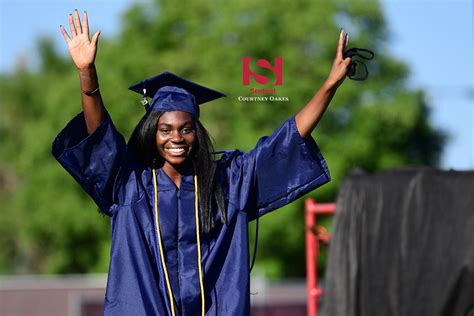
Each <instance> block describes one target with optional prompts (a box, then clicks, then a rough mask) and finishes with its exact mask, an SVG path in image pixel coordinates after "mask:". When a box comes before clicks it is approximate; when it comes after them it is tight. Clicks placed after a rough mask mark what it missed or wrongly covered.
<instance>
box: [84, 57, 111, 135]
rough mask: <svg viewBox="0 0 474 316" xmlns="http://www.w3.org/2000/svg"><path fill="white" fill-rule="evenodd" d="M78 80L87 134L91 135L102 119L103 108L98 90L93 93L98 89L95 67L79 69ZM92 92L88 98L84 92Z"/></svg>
mask: <svg viewBox="0 0 474 316" xmlns="http://www.w3.org/2000/svg"><path fill="white" fill-rule="evenodd" d="M79 78H80V83H81V91H82V93H81V98H82V110H83V111H84V118H85V121H86V126H87V133H88V134H89V135H90V134H92V133H93V132H94V131H95V130H96V129H97V127H99V125H100V123H102V120H103V118H104V112H105V107H104V103H103V102H102V97H101V95H100V90H97V91H95V90H96V89H97V88H98V87H99V80H98V77H97V70H96V68H95V66H91V67H89V68H85V69H79ZM87 91H89V92H92V91H95V92H94V93H92V94H91V95H90V96H89V95H86V94H85V92H87Z"/></svg>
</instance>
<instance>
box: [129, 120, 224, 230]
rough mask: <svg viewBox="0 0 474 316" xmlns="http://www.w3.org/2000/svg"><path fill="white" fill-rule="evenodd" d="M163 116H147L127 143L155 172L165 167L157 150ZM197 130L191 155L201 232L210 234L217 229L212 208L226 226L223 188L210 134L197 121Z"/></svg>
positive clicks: (137, 156)
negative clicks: (199, 209)
mask: <svg viewBox="0 0 474 316" xmlns="http://www.w3.org/2000/svg"><path fill="white" fill-rule="evenodd" d="M163 113H164V112H155V111H150V112H148V113H146V114H145V115H144V116H143V117H142V119H141V120H140V122H139V123H138V125H137V126H136V127H135V129H134V131H133V132H132V135H131V136H130V139H129V141H128V149H129V151H130V152H131V153H132V154H133V155H134V156H135V157H136V158H137V159H138V161H139V162H140V163H141V164H143V165H144V166H146V167H151V168H156V167H157V166H159V165H161V164H162V163H163V158H162V157H161V156H160V154H159V153H158V149H157V147H156V133H157V130H158V120H159V119H160V117H161V115H163ZM193 120H194V124H195V127H196V139H197V142H196V146H195V148H194V149H193V152H192V153H191V160H192V162H193V164H194V167H195V172H196V175H197V178H198V180H199V181H198V189H199V202H200V206H201V211H202V214H201V221H202V228H203V230H204V231H205V232H209V231H210V230H211V229H212V228H213V227H214V225H215V221H214V216H213V214H212V206H213V204H214V203H215V204H216V205H217V206H218V208H219V210H220V211H219V213H220V218H221V222H222V223H225V222H226V207H225V203H224V195H223V193H222V188H221V184H220V183H219V179H218V177H217V176H216V167H217V164H216V162H215V161H214V159H213V155H212V152H213V151H214V146H213V145H212V141H211V138H210V137H209V134H208V132H207V130H206V129H205V128H204V126H203V125H202V124H201V122H200V121H199V120H198V119H194V118H193Z"/></svg>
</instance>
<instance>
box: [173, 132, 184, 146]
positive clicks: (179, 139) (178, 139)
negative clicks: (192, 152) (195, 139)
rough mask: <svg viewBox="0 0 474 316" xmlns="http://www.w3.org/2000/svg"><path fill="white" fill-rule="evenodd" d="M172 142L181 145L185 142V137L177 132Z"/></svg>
mask: <svg viewBox="0 0 474 316" xmlns="http://www.w3.org/2000/svg"><path fill="white" fill-rule="evenodd" d="M171 141H172V142H173V143H181V142H183V141H184V138H183V135H182V134H181V132H180V131H175V132H174V133H173V135H172V136H171Z"/></svg>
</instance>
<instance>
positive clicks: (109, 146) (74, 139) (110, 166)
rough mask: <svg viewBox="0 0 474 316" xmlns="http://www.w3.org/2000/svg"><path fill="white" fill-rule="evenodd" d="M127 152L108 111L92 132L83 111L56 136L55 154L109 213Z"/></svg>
mask: <svg viewBox="0 0 474 316" xmlns="http://www.w3.org/2000/svg"><path fill="white" fill-rule="evenodd" d="M126 152H127V147H126V144H125V140H124V138H123V136H122V135H121V134H120V133H119V132H118V131H117V130H116V128H115V126H114V124H113V122H112V120H111V118H110V116H109V114H108V113H107V112H106V113H105V116H104V119H103V121H102V123H101V124H100V125H99V127H98V128H97V129H96V130H95V131H94V133H92V134H91V135H88V133H87V127H86V124H85V119H84V113H79V114H78V115H77V116H76V117H74V118H73V119H72V120H71V121H70V122H69V123H68V124H67V125H66V127H65V128H64V129H63V130H62V131H61V132H60V133H59V134H58V136H56V138H55V140H54V142H53V148H52V153H53V156H54V157H55V158H56V159H57V160H58V161H59V163H60V164H61V165H62V166H63V167H64V168H65V169H66V170H67V171H68V172H69V173H70V174H71V175H72V176H73V177H74V179H75V180H76V181H77V182H78V183H79V184H80V185H81V187H82V188H83V189H84V190H85V191H86V192H87V193H88V194H89V195H90V196H91V197H92V198H93V199H94V201H95V202H96V204H97V205H98V206H99V208H100V210H101V212H103V213H105V214H107V215H109V216H110V215H112V212H113V211H112V206H113V204H114V183H115V179H116V178H117V175H118V173H119V171H120V169H121V168H122V167H123V166H124V165H125V161H126Z"/></svg>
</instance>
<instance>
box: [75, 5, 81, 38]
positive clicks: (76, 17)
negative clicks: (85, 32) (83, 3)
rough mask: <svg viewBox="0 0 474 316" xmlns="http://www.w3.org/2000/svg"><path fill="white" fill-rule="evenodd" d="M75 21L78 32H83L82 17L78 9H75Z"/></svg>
mask: <svg viewBox="0 0 474 316" xmlns="http://www.w3.org/2000/svg"><path fill="white" fill-rule="evenodd" d="M74 22H75V23H76V32H77V34H82V25H81V19H80V18H79V12H77V9H75V10H74Z"/></svg>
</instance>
